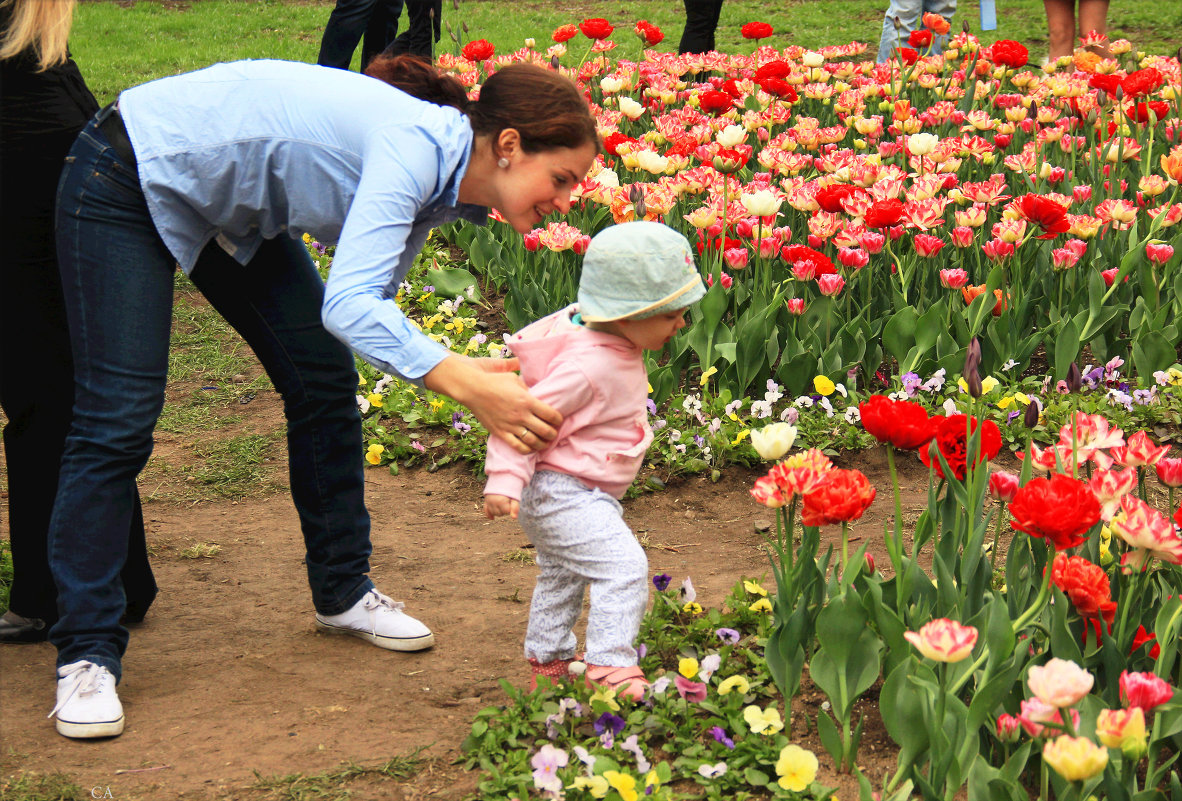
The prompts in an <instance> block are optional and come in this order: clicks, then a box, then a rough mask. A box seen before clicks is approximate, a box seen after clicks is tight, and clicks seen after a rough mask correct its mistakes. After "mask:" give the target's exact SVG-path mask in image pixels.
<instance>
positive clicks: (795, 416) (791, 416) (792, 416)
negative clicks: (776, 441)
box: [780, 406, 800, 423]
mask: <svg viewBox="0 0 1182 801" xmlns="http://www.w3.org/2000/svg"><path fill="white" fill-rule="evenodd" d="M799 419H800V412H798V411H796V409H794V408H792V407H791V406H789V407H788V408H787V409H785V410H784V411H782V412H780V421H781V422H784V423H795V422H796V421H797V420H799Z"/></svg>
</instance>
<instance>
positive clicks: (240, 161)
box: [119, 61, 488, 384]
mask: <svg viewBox="0 0 1182 801" xmlns="http://www.w3.org/2000/svg"><path fill="white" fill-rule="evenodd" d="M119 111H120V114H121V115H122V117H123V120H124V123H125V124H126V126H127V133H128V136H129V137H130V139H131V143H132V147H133V148H134V150H135V155H136V161H137V164H138V168H139V177H140V184H141V185H142V187H143V190H144V197H145V198H146V199H147V203H148V210H149V212H150V213H151V215H152V222H153V223H155V225H156V229H157V231H159V233H160V236H161V238H162V239H163V240H164V243H165V245H166V246H167V247H168V249H169V251H170V252H171V253H172V255H173V256H175V257H176V260H177V261H178V262H179V263H180V266H181V269H182V270H184V271H185V273H186V274H188V273H189V272H191V271H192V270H193V267H194V266H195V265H196V263H197V258H198V256H199V255H200V254H201V251H202V249H203V248H204V247H205V246H206V245H207V244H208V243H209V241H210V240H211V239H216V240H217V243H218V244H219V245H220V246H221V247H222V248H223V249H224V250H225V251H226V252H227V253H229V254H230V255H231V256H233V257H234V259H236V260H237V261H238V262H239V263H241V264H243V265H246V264H248V263H249V261H250V259H251V257H252V256H254V254H255V252H256V251H257V250H258V248H259V245H260V244H261V243H262V242H263V240H264V239H270V238H273V237H276V236H280V235H286V236H292V237H300V236H302V235H303V234H304V233H305V232H307V233H309V234H311V235H313V236H315V237H316V238H317V239H319V240H320V241H321V242H325V243H329V244H331V243H337V250H336V256H335V257H334V259H333V265H332V269H331V271H330V274H329V278H328V285H327V287H326V294H325V299H324V306H323V309H322V317H323V319H324V325H325V327H326V328H327V329H328V330H329V331H330V332H332V333H333V334H334V335H335V336H337V337H338V338H339V339H341V340H342V341H343V342H345V343H346V344H347V345H348V346H349V347H350V348H352V349H353V350H354V351H356V352H357V353H358V354H359V355H360V356H361V357H362V358H364V359H365V360H366V361H368V362H370V363H371V364H373V365H375V366H377V367H378V368H380V369H382V370H385V371H387V372H390V373H394V374H396V375H398V376H400V377H402V378H405V379H407V380H409V381H413V382H415V383H418V384H421V379H422V376H423V375H425V374H426V373H427V372H429V371H430V370H431V369H432V368H434V367H435V366H436V365H437V364H438V363H439V362H441V361H442V360H443V359H444V357H446V356H447V355H448V353H449V351H448V350H447V349H446V348H445V347H443V346H442V345H440V344H439V343H437V342H434V341H432V340H431V339H429V338H428V337H427V336H425V335H424V334H423V333H422V332H421V331H419V330H418V328H416V327H415V326H414V325H413V324H412V323H411V322H410V321H409V320H407V318H406V316H405V315H404V314H403V313H402V311H401V310H400V309H399V308H398V305H397V304H396V303H395V302H394V296H395V294H396V293H397V291H398V284H399V283H400V282H401V281H402V279H403V278H405V277H406V274H407V271H408V270H409V269H410V267H411V265H412V264H413V262H414V259H415V256H416V255H417V254H418V252H419V250H420V249H421V248H422V246H423V243H424V242H425V241H426V239H427V234H428V233H429V232H430V230H431V228H433V227H435V226H437V225H439V224H441V223H444V222H450V221H452V220H456V219H459V218H461V217H463V218H465V219H469V220H472V221H474V222H481V223H483V222H485V221H486V220H487V216H488V209H486V208H484V207H482V206H472V205H469V204H461V203H460V202H459V185H460V180H461V179H462V178H463V176H464V173H465V171H466V170H467V168H468V159H469V156H470V154H471V150H472V128H471V126H470V125H469V124H468V119H467V117H465V116H464V115H463V114H461V113H460V112H459V111H458V110H457V109H455V108H451V107H442V106H437V105H434V104H433V103H428V102H425V101H422V100H418V99H416V98H414V97H411V96H410V95H408V94H406V93H405V92H402V91H400V90H398V89H395V88H394V87H392V86H390V85H388V84H386V83H384V82H383V81H380V80H376V79H374V78H369V77H367V76H364V75H360V74H357V73H351V72H347V71H345V70H338V69H331V68H329V67H318V66H313V65H311V64H302V63H296V62H287V61H239V62H234V63H230V64H217V65H214V66H212V67H209V68H208V69H204V70H200V71H198V72H192V73H187V74H184V75H177V76H174V77H170V78H163V79H160V80H157V81H152V82H151V83H147V84H144V85H142V86H137V87H135V88H133V89H128V90H127V91H125V92H123V93H122V94H121V95H120V96H119Z"/></svg>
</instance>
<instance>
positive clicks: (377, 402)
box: [365, 392, 382, 409]
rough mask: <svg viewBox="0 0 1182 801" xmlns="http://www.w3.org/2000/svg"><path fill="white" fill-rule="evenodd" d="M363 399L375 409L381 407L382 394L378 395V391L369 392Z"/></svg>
mask: <svg viewBox="0 0 1182 801" xmlns="http://www.w3.org/2000/svg"><path fill="white" fill-rule="evenodd" d="M365 399H366V400H367V401H369V405H370V406H373V407H374V408H376V409H380V408H382V396H381V395H379V394H378V393H376V392H371V393H369V395H367V396H366V398H365Z"/></svg>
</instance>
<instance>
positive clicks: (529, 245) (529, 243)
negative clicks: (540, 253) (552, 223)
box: [522, 228, 543, 253]
mask: <svg viewBox="0 0 1182 801" xmlns="http://www.w3.org/2000/svg"><path fill="white" fill-rule="evenodd" d="M542 230H543V229H541V228H535V229H534V230H532V231H530V232H529V233H528V234H524V235H523V236H522V239H523V240H524V241H523V244H524V245H525V249H526V250H528V251H530V252H531V253H532V252H534V251H536V250H537V249H538V248H540V247H541V246H542V239H541V235H542Z"/></svg>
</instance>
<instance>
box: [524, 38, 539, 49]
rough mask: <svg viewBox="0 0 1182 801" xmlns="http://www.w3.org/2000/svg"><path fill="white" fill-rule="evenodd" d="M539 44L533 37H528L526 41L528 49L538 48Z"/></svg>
mask: <svg viewBox="0 0 1182 801" xmlns="http://www.w3.org/2000/svg"><path fill="white" fill-rule="evenodd" d="M537 44H538V43H537V42H536V41H534V38H533V37H532V36H528V37H526V39H525V47H526V49H528V50H533V49H534V48H535V47H536V46H537Z"/></svg>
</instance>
